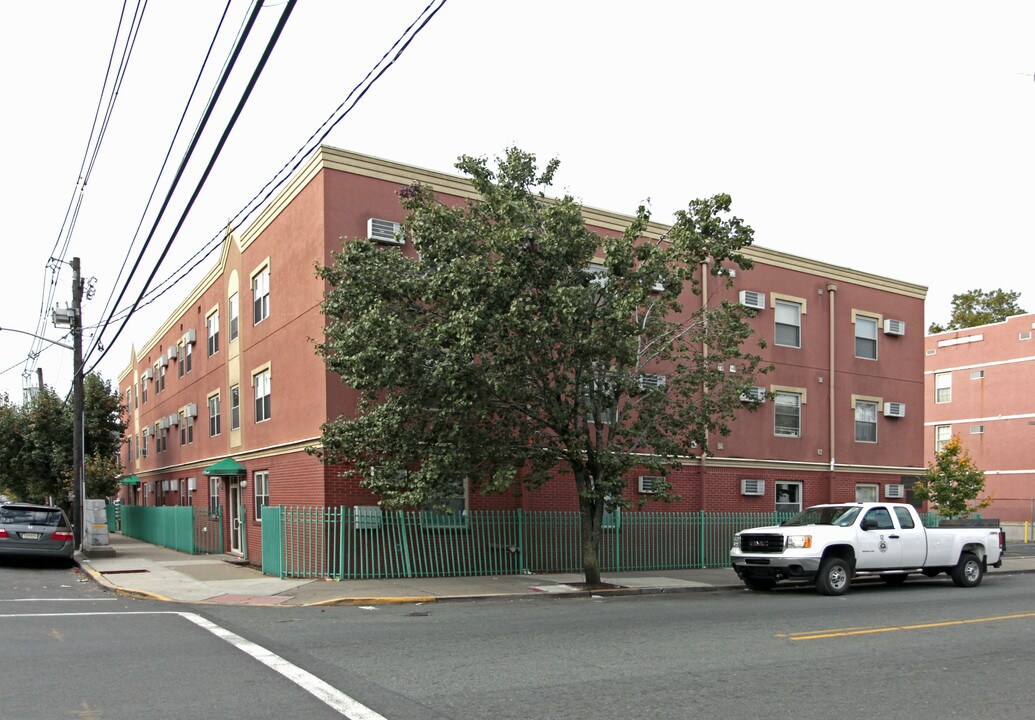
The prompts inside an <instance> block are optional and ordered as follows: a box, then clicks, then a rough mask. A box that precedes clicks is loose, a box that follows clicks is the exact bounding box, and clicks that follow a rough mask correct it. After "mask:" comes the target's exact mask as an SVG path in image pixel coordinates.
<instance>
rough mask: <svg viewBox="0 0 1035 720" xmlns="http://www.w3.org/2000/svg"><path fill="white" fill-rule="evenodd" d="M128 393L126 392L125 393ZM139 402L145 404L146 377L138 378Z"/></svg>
mask: <svg viewBox="0 0 1035 720" xmlns="http://www.w3.org/2000/svg"><path fill="white" fill-rule="evenodd" d="M127 394H128V393H127ZM140 403H141V404H142V405H146V404H147V378H146V377H145V378H140Z"/></svg>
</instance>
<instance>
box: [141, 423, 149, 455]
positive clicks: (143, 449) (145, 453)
mask: <svg viewBox="0 0 1035 720" xmlns="http://www.w3.org/2000/svg"><path fill="white" fill-rule="evenodd" d="M147 429H148V428H144V430H147ZM147 436H148V433H147V432H145V433H144V444H143V445H142V446H141V448H140V457H145V458H146V457H147Z"/></svg>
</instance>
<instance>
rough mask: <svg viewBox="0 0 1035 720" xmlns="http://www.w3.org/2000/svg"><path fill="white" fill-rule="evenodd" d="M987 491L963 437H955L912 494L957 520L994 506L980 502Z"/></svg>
mask: <svg viewBox="0 0 1035 720" xmlns="http://www.w3.org/2000/svg"><path fill="white" fill-rule="evenodd" d="M984 489H985V474H984V473H983V472H981V471H980V470H978V468H977V465H975V464H974V460H973V458H971V457H970V453H969V452H968V451H967V449H966V448H965V447H963V441H962V440H960V437H959V436H958V435H954V436H953V437H952V438H950V439H949V440H948V442H946V443H945V445H944V446H943V447H942V449H941V450H939V451H938V452H937V453H935V456H934V462H933V463H931V464H930V465H928V467H927V472H926V473H925V474H924V476H923V477H922V478H920V480H918V481H917V482H916V484H914V485H913V495H914V496H915V497H916V498H917V499H918V500H922V501H929V502H930V503H931V504H932V505H934V506H935V508H936V509H937V510H938V513H939V514H941V515H943V516H944V517H947V518H957V517H967V516H969V515H970V513H971V512H974V511H977V510H981V509H982V508H986V507H988V506H989V505H991V504H992V500H991V499H990V498H985V499H983V500H980V501H979V500H978V499H977V497H978V495H980V494H981V491H982V490H984Z"/></svg>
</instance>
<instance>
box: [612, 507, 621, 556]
mask: <svg viewBox="0 0 1035 720" xmlns="http://www.w3.org/2000/svg"><path fill="white" fill-rule="evenodd" d="M621 534H622V508H620V507H616V508H615V532H614V540H613V541H612V542H614V546H615V572H621V571H622V540H621Z"/></svg>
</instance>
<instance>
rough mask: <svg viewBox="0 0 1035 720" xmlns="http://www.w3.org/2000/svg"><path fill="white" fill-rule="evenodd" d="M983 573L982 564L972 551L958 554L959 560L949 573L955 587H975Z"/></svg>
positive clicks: (979, 582)
mask: <svg viewBox="0 0 1035 720" xmlns="http://www.w3.org/2000/svg"><path fill="white" fill-rule="evenodd" d="M984 574H985V569H984V566H983V565H982V564H981V560H979V559H978V556H977V555H975V554H974V553H963V554H962V555H960V561H959V562H958V563H957V564H956V567H954V568H953V569H952V572H950V573H949V575H951V576H952V581H953V582H954V583H956V587H977V586H978V585H980V584H981V578H982V577H983V576H984Z"/></svg>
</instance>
